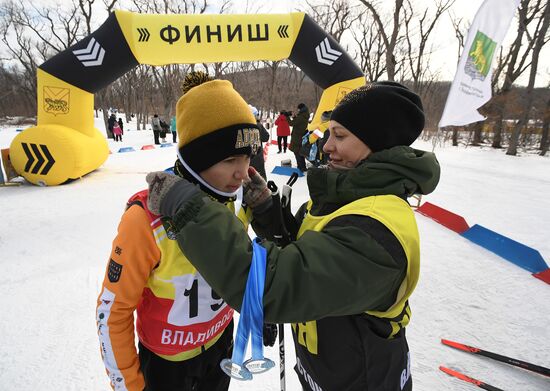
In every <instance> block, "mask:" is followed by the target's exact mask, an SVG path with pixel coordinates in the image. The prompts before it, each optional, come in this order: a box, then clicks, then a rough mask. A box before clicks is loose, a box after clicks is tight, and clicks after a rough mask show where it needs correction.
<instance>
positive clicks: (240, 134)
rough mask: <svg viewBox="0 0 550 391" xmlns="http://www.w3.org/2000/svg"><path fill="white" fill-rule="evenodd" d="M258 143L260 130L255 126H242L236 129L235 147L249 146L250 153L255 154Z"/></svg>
mask: <svg viewBox="0 0 550 391" xmlns="http://www.w3.org/2000/svg"><path fill="white" fill-rule="evenodd" d="M260 145H261V141H260V131H259V130H258V129H257V128H242V129H238V130H237V140H236V141H235V149H240V148H246V147H251V148H252V154H253V155H255V154H256V152H258V149H259V148H260Z"/></svg>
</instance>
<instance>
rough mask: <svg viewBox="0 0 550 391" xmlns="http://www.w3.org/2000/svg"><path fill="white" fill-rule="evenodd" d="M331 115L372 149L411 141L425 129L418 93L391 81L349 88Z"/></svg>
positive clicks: (409, 143) (407, 143) (374, 150)
mask: <svg viewBox="0 0 550 391" xmlns="http://www.w3.org/2000/svg"><path fill="white" fill-rule="evenodd" d="M330 119H331V120H334V121H336V122H338V123H340V124H341V125H343V126H344V127H345V128H346V129H348V130H349V131H350V132H352V133H353V134H354V135H355V136H357V138H359V139H360V140H361V141H363V142H364V143H365V144H367V145H368V146H369V148H370V149H371V150H372V151H373V152H377V151H381V150H383V149H388V148H391V147H395V146H397V145H407V146H408V145H411V144H412V143H413V142H414V140H416V138H417V137H418V136H419V135H420V132H422V129H424V110H423V108H422V101H421V100H420V97H419V96H418V95H416V94H415V93H414V92H412V91H411V90H409V89H408V88H407V87H405V86H404V85H401V84H399V83H396V82H392V81H384V82H375V83H370V84H367V85H366V86H362V87H359V88H356V89H355V90H353V91H351V92H350V93H348V94H347V95H346V96H345V97H344V98H343V99H342V100H341V101H340V102H339V103H338V105H337V106H336V107H335V108H334V110H333V111H332V115H331V117H330Z"/></svg>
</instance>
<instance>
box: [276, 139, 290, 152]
mask: <svg viewBox="0 0 550 391" xmlns="http://www.w3.org/2000/svg"><path fill="white" fill-rule="evenodd" d="M287 138H288V136H277V144H278V145H279V152H281V141H282V142H283V145H284V148H285V152H286V146H287V144H286V139H287Z"/></svg>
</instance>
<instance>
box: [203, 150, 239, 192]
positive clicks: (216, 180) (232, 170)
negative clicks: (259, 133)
mask: <svg viewBox="0 0 550 391" xmlns="http://www.w3.org/2000/svg"><path fill="white" fill-rule="evenodd" d="M249 165H250V157H249V156H248V155H235V156H230V157H228V158H227V159H224V160H222V161H221V162H218V163H216V164H214V165H213V166H212V167H209V168H207V169H206V170H204V171H201V172H200V176H201V177H202V179H204V180H205V181H206V182H207V183H208V184H209V185H210V186H212V187H214V188H215V189H216V190H219V191H222V192H225V193H234V192H236V191H237V190H238V189H239V187H241V185H242V183H243V179H245V178H246V177H247V173H248V166H249Z"/></svg>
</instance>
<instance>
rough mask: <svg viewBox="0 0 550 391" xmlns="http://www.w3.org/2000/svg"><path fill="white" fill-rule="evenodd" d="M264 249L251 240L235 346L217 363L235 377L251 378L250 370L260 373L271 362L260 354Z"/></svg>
mask: <svg viewBox="0 0 550 391" xmlns="http://www.w3.org/2000/svg"><path fill="white" fill-rule="evenodd" d="M266 257H267V251H266V249H265V248H264V247H262V246H261V245H260V243H259V239H258V238H256V239H254V240H253V241H252V263H251V264H250V271H249V272H248V280H247V282H246V288H245V292H244V297H243V303H242V306H241V314H240V319H239V324H238V326H237V334H236V336H235V346H234V347H233V355H232V356H231V359H227V358H226V359H224V360H222V361H221V363H220V366H221V368H222V370H223V371H224V372H225V373H226V374H227V375H229V376H231V377H232V378H234V379H238V380H251V379H252V374H257V373H262V372H265V371H267V370H268V369H271V368H273V367H274V366H275V363H274V362H273V361H272V360H270V359H267V358H265V357H264V347H263V324H264V306H263V296H264V285H265V271H266ZM249 339H251V341H252V357H251V358H250V359H248V360H246V361H244V355H245V352H246V347H247V345H248V340H249Z"/></svg>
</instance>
